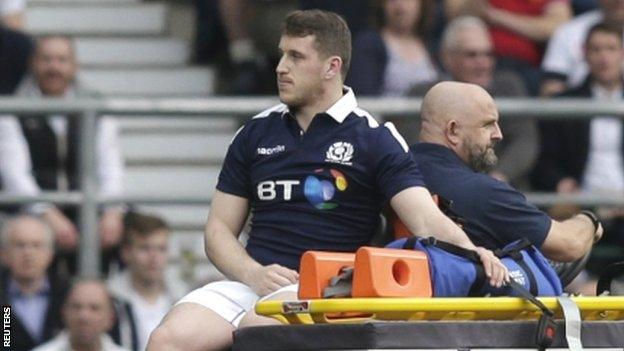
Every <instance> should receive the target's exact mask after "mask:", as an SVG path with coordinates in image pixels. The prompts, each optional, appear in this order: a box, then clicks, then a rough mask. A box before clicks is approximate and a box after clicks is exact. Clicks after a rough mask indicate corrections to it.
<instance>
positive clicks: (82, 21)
mask: <svg viewBox="0 0 624 351" xmlns="http://www.w3.org/2000/svg"><path fill="white" fill-rule="evenodd" d="M166 25H167V6H166V5H165V4H161V3H133V2H128V3H127V2H125V1H124V2H120V1H114V2H106V3H101V2H99V1H96V2H93V1H80V2H69V3H66V2H56V3H55V2H52V1H50V2H47V3H40V4H36V5H32V6H31V5H30V4H29V6H28V8H27V10H26V30H27V31H28V32H29V33H31V34H35V35H38V34H53V33H57V34H68V35H139V34H141V35H160V34H163V33H164V31H165V29H166Z"/></svg>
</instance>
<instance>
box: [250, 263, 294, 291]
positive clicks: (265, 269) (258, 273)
mask: <svg viewBox="0 0 624 351" xmlns="http://www.w3.org/2000/svg"><path fill="white" fill-rule="evenodd" d="M248 277H249V278H248V279H246V281H245V282H244V283H246V284H247V285H249V286H250V287H251V289H252V290H253V291H254V292H255V293H256V294H258V295H259V296H264V295H267V294H270V293H272V292H274V291H276V290H278V289H280V288H282V287H284V286H287V285H291V284H295V283H297V281H298V280H299V273H297V271H294V270H292V269H289V268H286V267H284V266H280V265H278V264H272V265H268V266H260V267H259V268H257V269H255V270H253V271H251V272H249V275H248Z"/></svg>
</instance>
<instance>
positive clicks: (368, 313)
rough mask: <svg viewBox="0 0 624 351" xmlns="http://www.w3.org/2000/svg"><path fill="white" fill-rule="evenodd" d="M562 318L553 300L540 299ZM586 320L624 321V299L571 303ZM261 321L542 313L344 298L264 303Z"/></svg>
mask: <svg viewBox="0 0 624 351" xmlns="http://www.w3.org/2000/svg"><path fill="white" fill-rule="evenodd" d="M538 299H539V300H540V301H541V302H542V303H544V305H546V307H548V308H549V309H551V310H553V311H554V312H555V318H563V315H562V311H561V308H560V306H559V303H558V302H557V298H555V297H540V298H538ZM571 299H572V301H574V302H575V303H576V305H577V306H578V307H579V310H580V312H581V318H582V319H583V320H599V321H608V320H624V296H602V297H572V298H571ZM255 311H256V313H257V314H259V315H264V316H267V317H273V318H275V319H277V320H279V321H281V322H282V323H284V324H315V323H363V322H368V321H414V320H535V319H538V318H539V317H540V316H541V314H542V312H541V311H540V310H539V309H538V308H537V307H536V306H535V305H533V304H532V303H531V302H529V301H527V300H526V299H523V298H517V297H461V298H438V297H436V298H345V299H315V300H301V301H263V302H259V303H257V304H256V307H255Z"/></svg>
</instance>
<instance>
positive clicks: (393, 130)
mask: <svg viewBox="0 0 624 351" xmlns="http://www.w3.org/2000/svg"><path fill="white" fill-rule="evenodd" d="M384 127H386V128H388V129H389V130H390V133H392V136H393V137H394V138H395V139H396V140H397V141H398V142H399V144H401V146H402V147H403V150H405V152H408V151H409V146H407V143H406V142H405V139H403V137H402V136H401V134H399V131H398V130H396V127H395V126H394V124H392V122H386V123H384Z"/></svg>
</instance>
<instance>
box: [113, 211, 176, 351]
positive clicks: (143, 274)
mask: <svg viewBox="0 0 624 351" xmlns="http://www.w3.org/2000/svg"><path fill="white" fill-rule="evenodd" d="M169 231H170V230H169V226H168V225H167V223H165V221H163V220H162V219H160V218H159V217H156V216H152V215H147V214H139V213H134V212H131V213H129V214H128V215H127V218H126V228H125V230H124V235H123V241H122V248H121V256H122V259H123V261H124V263H125V264H126V265H127V269H126V270H124V271H122V272H121V273H119V274H117V275H114V276H112V277H110V278H109V280H108V286H109V289H110V291H111V292H112V293H113V296H115V298H117V299H118V300H121V301H123V302H125V303H127V304H128V305H129V308H124V309H121V310H118V319H119V324H120V325H119V329H120V330H119V334H120V337H119V338H120V340H121V344H122V345H123V346H124V347H126V348H129V349H132V350H135V351H136V350H145V347H146V346H147V340H148V339H149V336H150V334H151V332H152V331H153V330H154V329H155V328H156V327H157V326H158V324H159V323H160V321H161V320H162V318H163V317H164V316H165V315H166V314H167V311H169V309H170V308H171V306H172V305H173V304H174V303H175V302H176V301H177V300H178V299H179V298H181V297H182V296H183V295H184V294H186V293H187V292H188V290H187V289H185V284H184V283H183V282H181V281H179V280H176V279H174V277H172V276H168V275H166V274H165V268H166V267H167V259H168V253H169V245H168V242H169V234H170V233H169ZM128 313H130V314H131V315H130V316H126V315H123V314H128ZM132 321H134V328H132V327H133V326H132V325H131V323H132ZM133 331H136V333H133ZM133 334H136V335H133Z"/></svg>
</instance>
